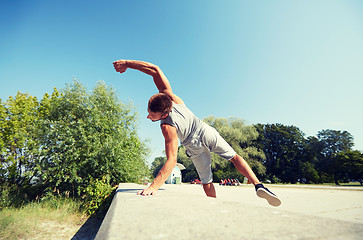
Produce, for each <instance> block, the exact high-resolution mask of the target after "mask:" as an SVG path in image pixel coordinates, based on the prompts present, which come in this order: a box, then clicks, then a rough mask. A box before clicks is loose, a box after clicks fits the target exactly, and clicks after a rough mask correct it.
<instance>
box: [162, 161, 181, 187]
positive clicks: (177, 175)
mask: <svg viewBox="0 0 363 240" xmlns="http://www.w3.org/2000/svg"><path fill="white" fill-rule="evenodd" d="M184 169H185V167H184V166H183V164H180V163H177V164H176V166H175V168H174V169H173V171H172V172H171V174H170V176H169V177H168V179H167V180H166V181H165V183H167V184H181V182H182V173H181V171H182V170H184Z"/></svg>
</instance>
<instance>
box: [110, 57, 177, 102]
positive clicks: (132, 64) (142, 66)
mask: <svg viewBox="0 0 363 240" xmlns="http://www.w3.org/2000/svg"><path fill="white" fill-rule="evenodd" d="M113 66H114V68H115V70H116V71H117V72H120V73H123V72H125V71H126V69H127V68H132V69H136V70H139V71H141V72H143V73H146V74H148V75H150V76H152V77H153V79H154V83H155V85H156V87H157V88H158V90H159V92H161V93H165V94H167V95H169V96H170V97H171V99H172V100H173V101H174V102H176V103H179V102H180V101H181V99H178V97H177V96H175V95H174V94H173V91H172V89H171V86H170V83H169V80H168V79H167V78H166V76H165V75H164V73H163V72H162V71H161V69H160V68H159V67H158V66H156V65H154V64H152V63H148V62H143V61H136V60H118V61H115V62H113Z"/></svg>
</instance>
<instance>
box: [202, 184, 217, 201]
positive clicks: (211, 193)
mask: <svg viewBox="0 0 363 240" xmlns="http://www.w3.org/2000/svg"><path fill="white" fill-rule="evenodd" d="M203 189H204V192H205V194H207V196H208V197H214V198H215V197H217V194H216V189H215V188H214V185H213V183H207V184H203Z"/></svg>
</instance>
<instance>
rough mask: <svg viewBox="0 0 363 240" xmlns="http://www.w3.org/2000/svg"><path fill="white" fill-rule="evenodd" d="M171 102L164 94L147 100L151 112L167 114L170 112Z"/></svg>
mask: <svg viewBox="0 0 363 240" xmlns="http://www.w3.org/2000/svg"><path fill="white" fill-rule="evenodd" d="M172 106H173V102H172V100H171V98H170V97H169V96H168V95H167V94H165V93H158V94H155V95H154V96H152V97H151V98H150V99H149V104H148V108H149V110H150V111H151V112H155V113H162V114H168V113H169V112H170V111H171V108H172Z"/></svg>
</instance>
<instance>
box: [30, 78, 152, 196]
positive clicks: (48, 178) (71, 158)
mask: <svg viewBox="0 0 363 240" xmlns="http://www.w3.org/2000/svg"><path fill="white" fill-rule="evenodd" d="M40 109H41V115H42V118H41V120H40V121H39V124H38V139H39V146H40V158H39V160H38V166H37V170H38V173H39V176H40V177H39V181H40V182H41V183H42V184H45V185H46V186H47V187H48V189H56V190H57V191H58V192H60V193H68V194H69V193H70V194H71V195H73V196H76V197H77V196H81V195H82V193H83V192H84V191H86V190H87V186H88V185H89V184H92V183H93V182H94V181H95V180H102V181H105V179H107V181H108V183H109V184H117V183H119V182H129V181H134V182H136V181H137V180H138V179H139V178H141V177H143V176H148V175H149V172H148V171H149V170H148V167H147V165H146V163H145V154H146V153H147V148H146V146H145V144H144V143H143V142H141V141H140V140H139V138H138V136H137V134H136V123H135V119H136V113H135V112H133V108H132V106H131V105H126V104H122V103H121V102H120V101H119V100H118V99H117V96H116V93H115V91H114V90H113V89H112V88H109V87H107V86H106V85H105V84H104V83H103V82H99V83H98V84H97V86H96V87H95V88H94V90H93V92H92V93H91V94H89V93H87V91H86V89H85V87H84V86H83V85H82V84H80V83H78V82H74V83H73V84H72V85H68V86H67V87H66V88H65V89H63V90H62V91H61V93H60V94H59V93H58V91H56V90H55V92H53V94H52V97H51V98H50V97H49V95H45V96H44V98H43V99H42V101H41V108H40ZM89 191H90V190H89Z"/></svg>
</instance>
